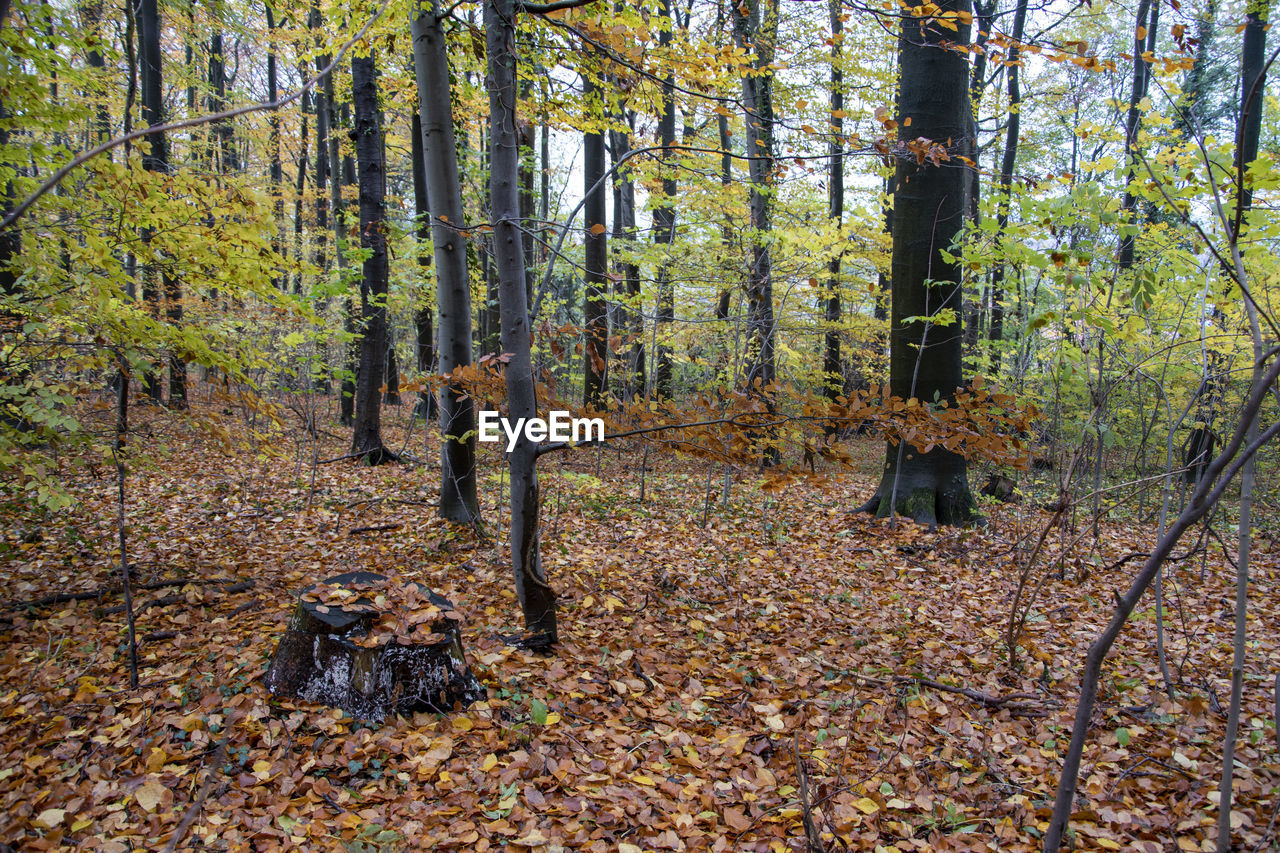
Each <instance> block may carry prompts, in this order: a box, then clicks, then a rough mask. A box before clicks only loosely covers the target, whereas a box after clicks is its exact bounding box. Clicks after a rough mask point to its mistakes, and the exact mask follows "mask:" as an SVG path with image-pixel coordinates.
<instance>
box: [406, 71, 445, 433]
mask: <svg viewBox="0 0 1280 853" xmlns="http://www.w3.org/2000/svg"><path fill="white" fill-rule="evenodd" d="M414 68H415V69H416V68H417V63H416V60H415V63H414ZM416 76H417V75H416V71H415V77H416ZM410 125H411V126H410V128H409V136H410V149H411V152H410V153H411V156H412V157H413V203H414V211H415V215H414V224H413V232H414V237H415V238H416V239H417V242H418V266H419V267H420V268H421V269H422V270H423V272H424V273H425V271H426V270H427V269H428V268H429V267H430V266H431V255H430V254H428V252H427V247H428V246H433V244H432V241H431V202H430V194H429V193H428V192H427V164H426V152H425V151H424V150H423V148H422V118H421V114H420V109H419V110H414V112H413V116H412V117H411V119H410ZM431 251H433V252H434V247H433V248H432V250H431ZM415 292H416V293H417V294H418V297H417V299H416V301H415V307H414V310H413V329H414V353H415V355H416V356H417V365H418V375H419V376H420V377H422V378H423V379H424V380H425V379H426V377H428V376H430V375H431V374H433V373H435V370H436V341H435V339H436V333H435V307H434V306H433V305H431V304H429V303H428V302H427V301H426V300H425V294H424V293H423V291H422V290H421V288H418V289H416V290H415ZM413 413H414V415H415V416H417V417H420V418H422V419H423V420H424V421H428V422H429V421H433V420H435V419H436V416H437V415H439V413H440V411H439V407H438V406H437V405H436V395H435V392H434V391H432V390H431V389H430V388H428V387H426V386H425V385H424V386H423V388H422V389H421V390H419V391H418V402H417V403H416V404H415V406H414V410H413Z"/></svg>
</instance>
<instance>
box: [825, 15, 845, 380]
mask: <svg viewBox="0 0 1280 853" xmlns="http://www.w3.org/2000/svg"><path fill="white" fill-rule="evenodd" d="M843 31H844V19H843V17H842V9H841V6H840V3H839V2H838V0H832V2H831V162H830V164H829V173H828V179H827V218H828V219H830V220H831V222H832V223H833V224H834V225H835V227H836V233H837V234H838V233H839V230H840V225H841V221H842V220H843V218H844V141H843V139H842V138H841V137H842V135H843V134H844V118H843V112H844V74H843V72H842V70H841V68H840V61H841V52H842V51H841V41H842V39H843V38H844V36H843ZM842 257H843V253H842V252H837V253H836V255H835V257H833V258H832V259H831V263H830V265H829V266H828V267H827V298H826V303H827V304H826V306H825V310H824V311H823V319H824V320H825V321H826V324H827V330H826V335H825V340H824V342H823V354H822V391H823V394H824V395H825V396H826V397H827V399H829V400H835V399H836V398H837V397H839V396H840V395H841V394H842V393H844V371H843V370H842V368H841V365H840V264H841V259H842Z"/></svg>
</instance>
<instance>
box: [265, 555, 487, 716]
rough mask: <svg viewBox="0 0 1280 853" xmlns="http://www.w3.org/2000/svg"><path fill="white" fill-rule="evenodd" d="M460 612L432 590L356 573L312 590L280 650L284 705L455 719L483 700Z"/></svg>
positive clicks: (275, 669) (273, 686)
mask: <svg viewBox="0 0 1280 853" xmlns="http://www.w3.org/2000/svg"><path fill="white" fill-rule="evenodd" d="M459 625H460V620H459V618H458V616H457V614H456V613H454V611H453V604H452V603H450V601H449V600H448V599H446V598H444V597H443V596H440V595H437V594H436V593H434V592H432V591H430V590H429V589H427V588H426V587H425V586H423V585H422V584H419V583H416V582H412V583H401V582H400V581H399V580H398V579H396V578H387V577H386V576H384V575H379V574H374V573H372V572H347V573H346V574H342V575H337V576H336V577H332V578H329V579H327V580H325V581H322V582H320V583H317V584H313V585H312V586H309V587H307V588H306V589H304V590H303V591H302V593H301V594H300V595H299V596H298V606H297V608H296V609H295V610H294V612H293V616H292V618H291V619H290V620H289V627H288V629H287V630H286V631H285V634H284V636H283V637H281V639H280V644H279V645H278V646H277V647H276V654H275V657H274V658H273V659H272V661H271V668H270V669H269V670H268V671H267V675H266V684H267V688H268V689H269V690H270V691H271V692H272V694H274V695H275V696H278V697H282V698H294V699H302V700H304V701H307V702H316V703H319V704H322V705H331V706H333V707H335V708H341V709H342V710H344V711H346V712H347V713H349V714H351V716H353V717H357V718H359V719H365V720H382V719H384V718H385V717H386V716H387V715H388V714H409V713H413V712H414V711H439V712H446V711H451V710H453V709H454V707H455V706H461V707H466V706H467V705H469V704H471V703H472V702H476V701H478V700H480V699H483V698H484V696H485V690H484V688H483V687H482V686H481V685H480V682H479V681H477V680H476V678H475V676H474V675H472V674H471V670H470V668H468V666H467V661H466V656H465V654H464V653H463V650H462V640H461V636H460V633H459Z"/></svg>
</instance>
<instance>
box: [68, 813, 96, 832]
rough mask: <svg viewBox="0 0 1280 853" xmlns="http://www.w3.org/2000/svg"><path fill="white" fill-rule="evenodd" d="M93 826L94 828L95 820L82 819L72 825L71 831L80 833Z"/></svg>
mask: <svg viewBox="0 0 1280 853" xmlns="http://www.w3.org/2000/svg"><path fill="white" fill-rule="evenodd" d="M91 826H93V818H89V817H82V818H80V819H79V820H78V821H76V822H75V823H73V824H71V831H72V832H79V831H80V830H82V829H88V828H89V827H91Z"/></svg>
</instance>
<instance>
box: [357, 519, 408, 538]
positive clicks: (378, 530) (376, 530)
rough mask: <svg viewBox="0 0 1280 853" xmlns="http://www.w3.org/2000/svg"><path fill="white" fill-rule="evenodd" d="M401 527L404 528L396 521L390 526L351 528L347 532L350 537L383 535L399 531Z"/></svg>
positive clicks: (370, 525) (374, 525)
mask: <svg viewBox="0 0 1280 853" xmlns="http://www.w3.org/2000/svg"><path fill="white" fill-rule="evenodd" d="M401 527H404V525H403V524H401V523H400V522H398V521H397V522H393V523H391V524H369V525H366V526H364V527H353V528H351V529H350V530H349V531H347V532H348V533H349V534H351V535H355V534H356V533H385V532H386V531H388V530H399V529H400V528H401Z"/></svg>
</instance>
